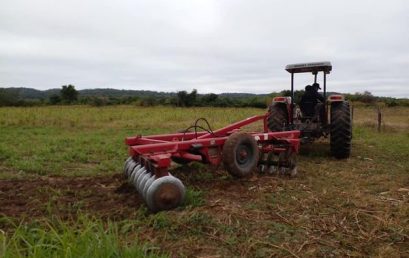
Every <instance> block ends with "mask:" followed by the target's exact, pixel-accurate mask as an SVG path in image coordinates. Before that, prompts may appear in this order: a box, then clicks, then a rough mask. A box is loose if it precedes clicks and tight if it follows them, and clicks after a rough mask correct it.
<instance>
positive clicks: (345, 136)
mask: <svg viewBox="0 0 409 258" xmlns="http://www.w3.org/2000/svg"><path fill="white" fill-rule="evenodd" d="M330 134H331V137H330V145H331V155H332V156H334V157H335V158H337V159H346V158H348V157H349V155H350V154H351V139H352V126H351V114H350V110H349V103H348V102H347V101H344V102H334V103H332V104H331V131H330Z"/></svg>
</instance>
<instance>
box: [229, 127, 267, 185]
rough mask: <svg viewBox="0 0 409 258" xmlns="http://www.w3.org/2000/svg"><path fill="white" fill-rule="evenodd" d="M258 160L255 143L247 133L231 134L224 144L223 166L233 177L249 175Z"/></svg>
mask: <svg viewBox="0 0 409 258" xmlns="http://www.w3.org/2000/svg"><path fill="white" fill-rule="evenodd" d="M258 159H259V150H258V146H257V142H256V140H254V138H253V137H252V136H251V135H249V134H247V133H244V132H238V133H233V134H232V135H230V136H229V138H227V140H226V142H225V143H224V146H223V164H224V167H225V168H226V170H227V171H228V172H229V173H230V175H232V176H234V177H245V176H248V175H250V174H251V172H252V171H253V170H254V169H255V167H256V166H257V162H258Z"/></svg>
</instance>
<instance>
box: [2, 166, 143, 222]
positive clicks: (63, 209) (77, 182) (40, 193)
mask: <svg viewBox="0 0 409 258" xmlns="http://www.w3.org/2000/svg"><path fill="white" fill-rule="evenodd" d="M140 205H143V201H142V199H141V198H139V196H138V194H137V192H136V190H135V189H134V188H133V187H132V186H131V185H128V184H126V183H125V181H124V179H123V177H122V175H120V174H117V175H109V176H96V177H42V178H39V179H30V180H16V179H14V180H0V215H1V216H8V217H14V218H16V217H17V218H21V217H27V218H35V217H44V216H47V215H50V214H53V215H57V216H59V217H61V218H70V217H75V216H76V215H77V213H78V211H85V212H86V213H89V214H91V215H95V216H98V217H102V218H109V219H124V218H129V217H131V216H132V214H134V213H135V212H136V211H137V209H138V208H139V206H140Z"/></svg>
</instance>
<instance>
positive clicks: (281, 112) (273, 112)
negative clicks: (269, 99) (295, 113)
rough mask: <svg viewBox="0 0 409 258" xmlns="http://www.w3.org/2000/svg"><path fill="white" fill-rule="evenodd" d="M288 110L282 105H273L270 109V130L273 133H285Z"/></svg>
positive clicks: (268, 120) (268, 122) (268, 121)
mask: <svg viewBox="0 0 409 258" xmlns="http://www.w3.org/2000/svg"><path fill="white" fill-rule="evenodd" d="M287 117H288V116H287V112H286V108H284V107H282V106H281V105H271V106H270V108H269V115H268V117H267V126H268V129H270V131H272V132H278V131H284V128H285V125H286V124H288V121H287Z"/></svg>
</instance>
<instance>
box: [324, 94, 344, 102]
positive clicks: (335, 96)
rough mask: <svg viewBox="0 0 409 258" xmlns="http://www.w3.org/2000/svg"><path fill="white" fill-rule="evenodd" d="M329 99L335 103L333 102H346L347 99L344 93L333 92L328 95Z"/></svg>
mask: <svg viewBox="0 0 409 258" xmlns="http://www.w3.org/2000/svg"><path fill="white" fill-rule="evenodd" d="M327 101H328V102H329V103H333V102H344V101H345V97H344V96H343V95H340V94H333V95H331V96H328V98H327Z"/></svg>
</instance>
